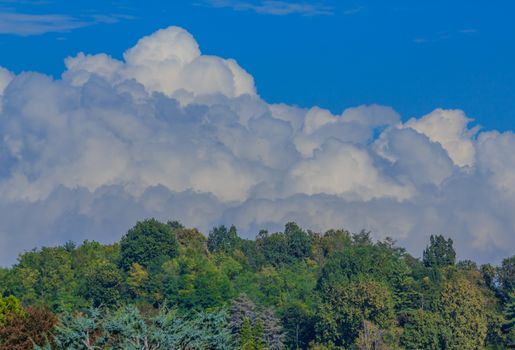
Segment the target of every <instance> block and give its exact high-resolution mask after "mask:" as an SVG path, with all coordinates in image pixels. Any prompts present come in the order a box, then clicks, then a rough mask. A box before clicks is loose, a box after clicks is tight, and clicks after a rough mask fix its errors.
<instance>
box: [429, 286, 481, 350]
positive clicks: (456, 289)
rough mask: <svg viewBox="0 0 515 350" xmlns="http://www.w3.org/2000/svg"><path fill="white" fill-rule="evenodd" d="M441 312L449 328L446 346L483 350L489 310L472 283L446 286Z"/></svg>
mask: <svg viewBox="0 0 515 350" xmlns="http://www.w3.org/2000/svg"><path fill="white" fill-rule="evenodd" d="M438 312H439V313H440V315H441V317H442V322H443V324H444V325H445V331H444V332H442V333H443V334H444V341H443V343H444V347H445V349H449V350H453V349H456V350H467V349H470V350H472V349H481V348H482V347H483V345H484V341H485V338H486V334H487V329H488V324H487V320H486V310H485V306H484V300H483V297H482V295H481V293H480V292H479V291H478V290H477V288H476V287H474V286H473V285H472V284H471V283H470V282H469V281H467V280H465V279H463V278H457V279H454V280H451V281H449V282H447V283H446V285H445V287H444V290H443V291H442V294H441V297H440V302H439V303H438Z"/></svg>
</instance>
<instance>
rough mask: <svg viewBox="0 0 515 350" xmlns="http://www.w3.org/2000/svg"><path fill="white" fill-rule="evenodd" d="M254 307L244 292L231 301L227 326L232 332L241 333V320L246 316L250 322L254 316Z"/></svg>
mask: <svg viewBox="0 0 515 350" xmlns="http://www.w3.org/2000/svg"><path fill="white" fill-rule="evenodd" d="M255 309H256V305H255V304H254V303H253V302H252V301H251V300H250V299H249V298H247V296H246V295H244V294H242V295H240V296H239V297H238V298H236V299H234V300H233V301H232V303H231V308H230V319H229V328H230V329H231V331H232V333H233V334H235V335H236V334H240V333H241V328H242V326H243V320H244V319H245V318H248V319H249V321H251V322H252V321H253V320H254V319H255V318H256V312H255Z"/></svg>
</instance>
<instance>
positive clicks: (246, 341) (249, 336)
mask: <svg viewBox="0 0 515 350" xmlns="http://www.w3.org/2000/svg"><path fill="white" fill-rule="evenodd" d="M239 349H241V350H255V349H256V343H255V338H254V332H253V330H252V325H251V323H250V319H249V318H248V317H247V316H245V317H244V318H243V323H242V325H241V329H240V346H239Z"/></svg>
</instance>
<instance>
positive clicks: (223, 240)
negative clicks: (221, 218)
mask: <svg viewBox="0 0 515 350" xmlns="http://www.w3.org/2000/svg"><path fill="white" fill-rule="evenodd" d="M238 241H239V237H238V233H237V232H236V227H234V225H233V226H231V227H230V228H229V230H227V227H225V226H224V225H221V226H218V227H214V228H213V229H212V230H211V231H210V232H209V235H208V237H207V248H208V249H209V251H210V252H211V253H216V252H224V253H232V252H233V251H234V249H235V248H236V244H237V243H238Z"/></svg>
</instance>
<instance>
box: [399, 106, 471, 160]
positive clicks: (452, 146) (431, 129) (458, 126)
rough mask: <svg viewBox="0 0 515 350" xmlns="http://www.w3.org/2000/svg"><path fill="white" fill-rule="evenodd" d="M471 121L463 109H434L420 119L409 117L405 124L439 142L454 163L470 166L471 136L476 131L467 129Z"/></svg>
mask: <svg viewBox="0 0 515 350" xmlns="http://www.w3.org/2000/svg"><path fill="white" fill-rule="evenodd" d="M471 121H472V119H469V118H467V117H466V116H465V113H463V111H460V110H443V109H436V110H434V111H433V112H431V113H429V114H428V115H425V116H424V117H422V118H420V119H410V120H409V121H408V122H407V123H406V126H408V127H410V128H412V129H415V130H416V131H418V132H420V133H422V134H424V135H427V137H429V139H430V140H431V141H433V142H438V143H440V144H441V145H442V147H443V148H444V149H445V150H446V151H447V153H448V154H449V157H451V159H452V160H453V161H454V163H455V164H456V165H458V166H467V165H469V166H470V165H473V163H474V152H475V150H474V145H473V143H472V137H473V136H474V134H475V133H476V132H477V129H472V130H469V129H467V125H468V124H469V123H470V122H471Z"/></svg>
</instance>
